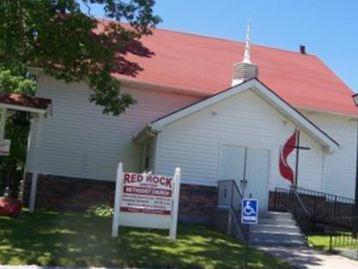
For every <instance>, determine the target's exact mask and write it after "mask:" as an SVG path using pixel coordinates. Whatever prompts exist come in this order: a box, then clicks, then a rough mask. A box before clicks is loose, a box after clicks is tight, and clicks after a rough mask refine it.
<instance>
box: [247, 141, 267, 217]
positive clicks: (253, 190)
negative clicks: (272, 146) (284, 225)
mask: <svg viewBox="0 0 358 269" xmlns="http://www.w3.org/2000/svg"><path fill="white" fill-rule="evenodd" d="M269 156H270V151H269V150H264V149H252V148H248V149H247V155H246V172H245V178H246V180H247V189H246V195H245V197H250V196H251V197H252V198H255V199H258V200H259V210H260V211H266V210H267V209H268V195H269V191H268V172H269Z"/></svg>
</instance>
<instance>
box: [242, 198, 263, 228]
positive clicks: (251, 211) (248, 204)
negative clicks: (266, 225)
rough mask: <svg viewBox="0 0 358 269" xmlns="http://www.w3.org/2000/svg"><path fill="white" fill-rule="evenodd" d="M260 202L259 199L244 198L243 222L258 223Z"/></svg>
mask: <svg viewBox="0 0 358 269" xmlns="http://www.w3.org/2000/svg"><path fill="white" fill-rule="evenodd" d="M258 209H259V204H258V201H257V199H242V206H241V223H242V224H257V223H258V213H259V210H258Z"/></svg>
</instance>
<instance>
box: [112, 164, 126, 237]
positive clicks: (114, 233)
mask: <svg viewBox="0 0 358 269" xmlns="http://www.w3.org/2000/svg"><path fill="white" fill-rule="evenodd" d="M122 180H123V164H122V163H121V162H120V163H119V164H118V168H117V177H116V188H115V193H114V212H113V222H112V237H117V236H118V226H119V213H120V212H119V211H120V201H121V200H120V196H121V186H122Z"/></svg>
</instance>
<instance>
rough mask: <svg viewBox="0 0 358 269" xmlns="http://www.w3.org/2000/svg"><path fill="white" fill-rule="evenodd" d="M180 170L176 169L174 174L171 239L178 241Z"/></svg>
mask: <svg viewBox="0 0 358 269" xmlns="http://www.w3.org/2000/svg"><path fill="white" fill-rule="evenodd" d="M180 178H181V174H180V168H179V167H177V168H176V169H175V174H174V184H175V185H174V194H173V200H172V218H171V222H170V230H169V238H170V239H172V240H176V238H177V226H178V211H179V194H180Z"/></svg>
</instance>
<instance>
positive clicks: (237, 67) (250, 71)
mask: <svg viewBox="0 0 358 269" xmlns="http://www.w3.org/2000/svg"><path fill="white" fill-rule="evenodd" d="M258 74H259V69H258V67H257V65H255V64H253V63H252V62H251V25H250V22H249V23H248V24H247V30H246V40H245V52H244V58H243V59H242V61H241V62H240V63H235V64H234V66H233V77H232V82H231V85H232V86H235V85H238V84H241V83H243V82H245V81H247V80H250V79H253V78H257V76H258Z"/></svg>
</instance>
